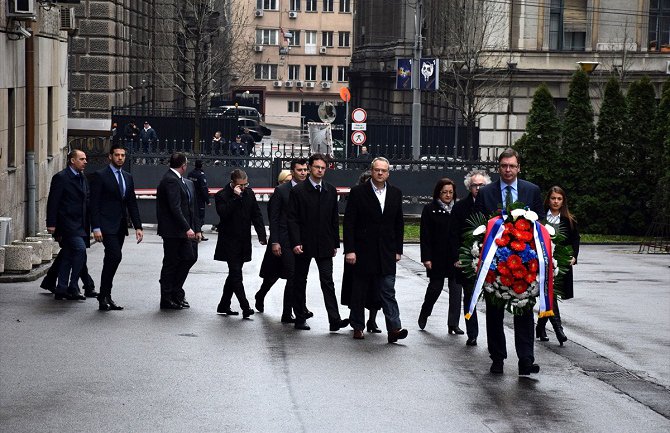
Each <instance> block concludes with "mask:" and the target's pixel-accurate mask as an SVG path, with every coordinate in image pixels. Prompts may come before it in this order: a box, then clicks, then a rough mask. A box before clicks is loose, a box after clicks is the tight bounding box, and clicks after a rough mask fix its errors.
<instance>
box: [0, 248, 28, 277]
mask: <svg viewBox="0 0 670 433" xmlns="http://www.w3.org/2000/svg"><path fill="white" fill-rule="evenodd" d="M2 248H4V250H5V272H6V273H7V272H15V273H25V272H29V271H30V270H31V269H32V268H33V262H32V256H33V247H31V246H30V245H3V246H2Z"/></svg>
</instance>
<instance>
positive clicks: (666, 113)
mask: <svg viewBox="0 0 670 433" xmlns="http://www.w3.org/2000/svg"><path fill="white" fill-rule="evenodd" d="M654 126H655V127H656V129H655V134H654V146H658V148H659V149H660V151H655V152H654V153H655V154H657V155H658V156H655V158H657V159H655V160H656V161H657V166H656V168H657V169H658V170H657V172H656V179H658V181H657V184H656V193H655V194H654V200H653V205H652V210H653V211H654V214H655V215H656V216H661V217H664V218H666V221H667V218H670V78H668V79H667V80H665V83H663V92H662V93H661V102H660V104H659V105H658V109H657V110H656V120H655V121H654Z"/></svg>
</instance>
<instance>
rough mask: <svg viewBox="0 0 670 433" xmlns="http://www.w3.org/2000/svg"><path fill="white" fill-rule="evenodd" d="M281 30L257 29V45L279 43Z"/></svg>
mask: <svg viewBox="0 0 670 433" xmlns="http://www.w3.org/2000/svg"><path fill="white" fill-rule="evenodd" d="M278 38H279V30H272V29H257V30H256V45H278V42H277V41H278Z"/></svg>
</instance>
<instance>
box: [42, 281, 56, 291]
mask: <svg viewBox="0 0 670 433" xmlns="http://www.w3.org/2000/svg"><path fill="white" fill-rule="evenodd" d="M40 287H41V288H42V289H44V290H48V291H50V292H51V293H56V286H51V287H50V286H48V285H47V284H46V283H45V282H44V280H42V282H41V283H40Z"/></svg>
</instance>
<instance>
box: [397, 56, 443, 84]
mask: <svg viewBox="0 0 670 433" xmlns="http://www.w3.org/2000/svg"><path fill="white" fill-rule="evenodd" d="M418 73H419V89H421V90H427V91H436V90H438V89H439V88H440V60H439V59H432V58H426V59H421V63H420V69H419V71H418ZM395 88H396V90H412V59H397V60H396V85H395Z"/></svg>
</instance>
